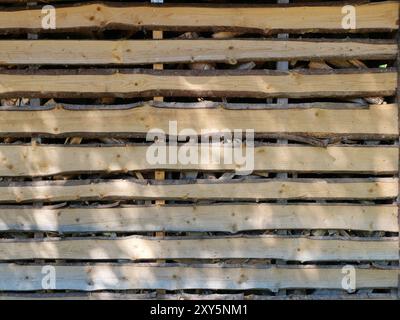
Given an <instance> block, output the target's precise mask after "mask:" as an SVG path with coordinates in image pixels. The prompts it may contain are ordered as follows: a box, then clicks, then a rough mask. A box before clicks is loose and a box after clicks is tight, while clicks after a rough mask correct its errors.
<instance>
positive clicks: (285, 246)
mask: <svg viewBox="0 0 400 320" xmlns="http://www.w3.org/2000/svg"><path fill="white" fill-rule="evenodd" d="M398 241H399V239H398V237H382V238H374V239H368V238H351V239H344V238H342V239H335V238H320V237H277V236H231V237H216V236H214V237H207V238H189V237H169V238H168V237H163V238H157V237H150V238H146V237H139V236H130V237H124V238H115V239H110V238H95V237H91V238H68V239H62V240H53V239H46V240H1V241H0V261H1V260H3V261H9V260H30V259H63V260H64V259H65V260H125V259H126V260H132V261H138V260H148V259H150V260H151V259H154V260H157V259H247V258H253V259H282V260H289V261H301V262H307V261H387V260H390V261H392V260H393V261H398V260H399V247H398Z"/></svg>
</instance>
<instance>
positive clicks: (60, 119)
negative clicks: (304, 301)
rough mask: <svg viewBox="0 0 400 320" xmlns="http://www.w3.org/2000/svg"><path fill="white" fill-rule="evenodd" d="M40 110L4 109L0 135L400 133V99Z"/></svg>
mask: <svg viewBox="0 0 400 320" xmlns="http://www.w3.org/2000/svg"><path fill="white" fill-rule="evenodd" d="M0 81H1V80H0ZM39 110H40V109H39ZM39 110H35V111H29V109H25V110H24V111H20V112H18V108H15V109H13V110H12V111H11V110H8V111H7V110H1V108H0V135H13V134H14V135H27V134H28V135H31V134H51V135H68V134H79V135H80V136H82V135H84V134H86V135H92V134H96V133H102V134H105V133H114V134H126V135H129V134H137V133H141V134H143V135H144V134H146V133H147V132H148V131H149V130H150V129H153V128H159V129H161V130H163V131H164V132H166V133H168V132H169V133H170V130H169V126H170V122H171V121H176V123H177V126H178V128H177V132H176V134H179V132H180V131H181V130H182V129H185V128H191V129H193V130H195V131H197V132H198V133H199V134H200V133H201V132H202V131H205V130H207V131H208V132H213V131H214V132H218V131H222V130H225V129H230V130H233V129H241V130H243V131H245V130H246V129H253V130H254V131H255V133H256V134H302V135H307V136H315V137H326V136H329V135H340V134H342V135H352V136H355V137H357V136H358V137H365V136H380V137H382V136H383V137H386V138H387V137H396V136H398V132H399V128H398V122H397V120H396V119H397V114H398V111H397V110H398V106H397V105H396V104H387V105H371V106H370V107H369V108H363V109H361V108H359V109H345V108H344V109H325V108H308V109H272V110H252V111H251V112H249V111H248V110H228V109H223V108H210V109H206V108H201V109H180V108H178V109H174V108H155V107H152V106H150V105H149V104H146V103H145V104H143V105H141V106H139V107H135V108H131V109H126V108H125V109H120V110H118V109H114V108H113V109H108V110H107V109H105V110H79V111H77V110H71V109H65V108H63V107H62V106H59V107H56V108H53V109H48V108H46V109H44V108H43V109H42V110H40V111H39ZM87 119H90V121H87ZM193 119H196V121H193ZM170 134H173V133H170Z"/></svg>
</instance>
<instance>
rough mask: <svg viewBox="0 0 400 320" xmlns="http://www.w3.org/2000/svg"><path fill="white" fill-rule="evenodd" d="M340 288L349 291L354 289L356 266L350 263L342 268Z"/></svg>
mask: <svg viewBox="0 0 400 320" xmlns="http://www.w3.org/2000/svg"><path fill="white" fill-rule="evenodd" d="M342 274H344V276H343V278H342V288H343V289H344V290H346V291H347V292H349V293H351V292H354V291H355V290H356V268H354V266H351V265H345V266H344V267H343V268H342Z"/></svg>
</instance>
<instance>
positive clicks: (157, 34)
mask: <svg viewBox="0 0 400 320" xmlns="http://www.w3.org/2000/svg"><path fill="white" fill-rule="evenodd" d="M151 3H159V4H162V3H163V0H151ZM163 37H164V34H163V31H161V30H153V39H154V40H161V39H162V38H163ZM163 69H164V65H163V64H162V63H155V64H153V70H163ZM153 100H154V101H161V102H162V101H164V98H163V97H160V96H158V97H154V98H153ZM154 179H155V180H164V179H165V171H161V170H156V171H155V172H154ZM155 204H156V205H163V204H165V201H164V200H156V201H155ZM164 236H165V233H164V232H162V231H160V232H156V237H164ZM157 262H158V263H164V262H165V260H157ZM157 293H158V294H165V290H157Z"/></svg>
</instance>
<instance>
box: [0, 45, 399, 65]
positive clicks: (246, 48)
mask: <svg viewBox="0 0 400 320" xmlns="http://www.w3.org/2000/svg"><path fill="white" fill-rule="evenodd" d="M0 47H1V50H0V64H42V65H57V64H61V65H65V64H72V65H85V64H150V63H179V62H190V63H192V62H209V61H215V62H227V63H229V64H236V63H237V62H239V61H251V60H257V61H270V60H282V59H305V60H312V59H334V58H340V59H355V58H357V59H395V58H396V54H397V45H396V44H395V43H394V42H393V41H392V42H388V41H386V42H382V41H374V40H370V41H366V40H359V41H357V40H352V41H341V40H336V41H317V40H311V39H310V40H307V39H306V40H291V41H280V40H245V39H243V40H122V41H105V40H99V41H90V40H89V41H88V40H34V41H32V40H2V41H0ZM43 52H46V54H43Z"/></svg>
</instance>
